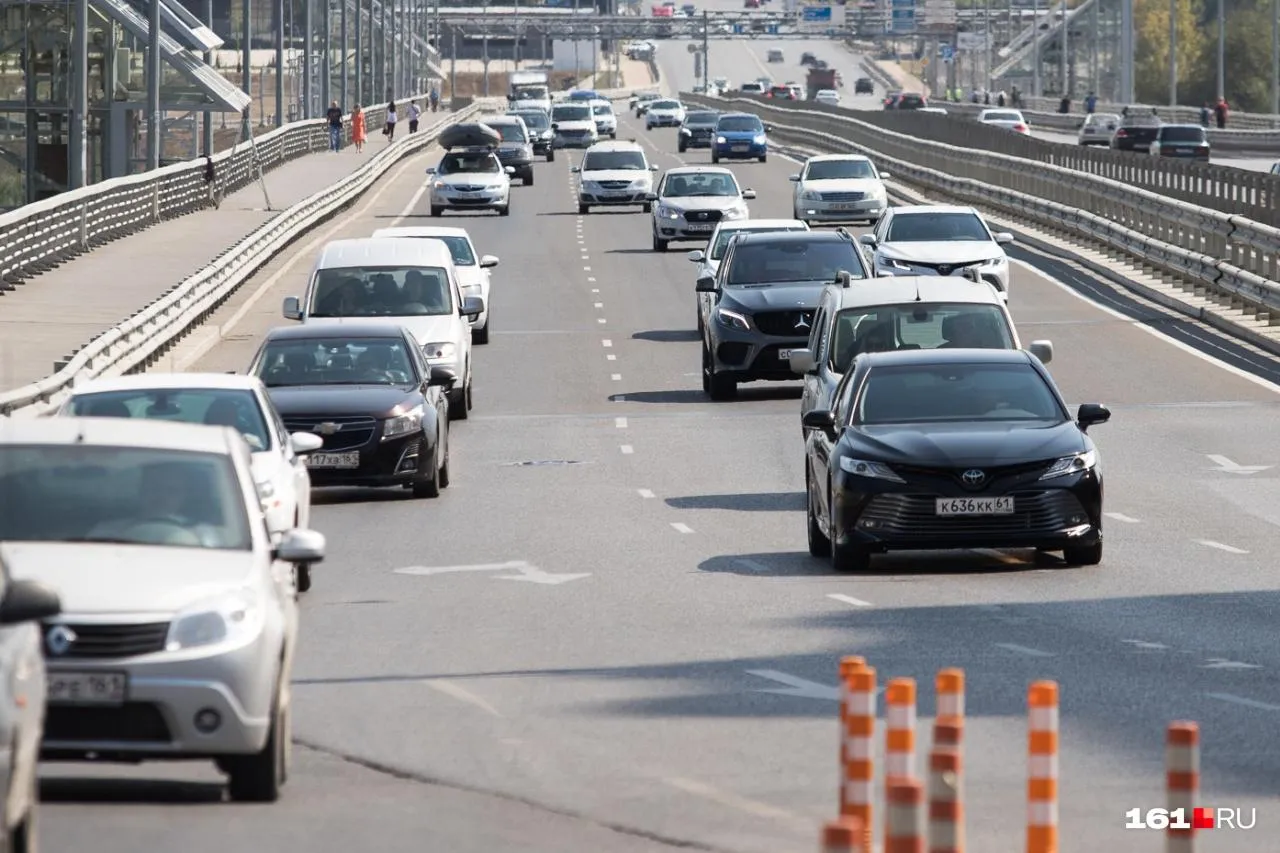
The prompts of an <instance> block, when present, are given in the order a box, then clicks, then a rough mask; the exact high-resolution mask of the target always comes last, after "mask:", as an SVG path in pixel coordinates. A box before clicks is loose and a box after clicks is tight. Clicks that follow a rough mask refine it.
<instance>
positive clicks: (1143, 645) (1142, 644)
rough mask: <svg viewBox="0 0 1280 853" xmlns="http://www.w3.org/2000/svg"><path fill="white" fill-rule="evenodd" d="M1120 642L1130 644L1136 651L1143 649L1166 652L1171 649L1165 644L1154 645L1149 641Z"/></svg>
mask: <svg viewBox="0 0 1280 853" xmlns="http://www.w3.org/2000/svg"><path fill="white" fill-rule="evenodd" d="M1120 642H1122V643H1128V644H1129V645H1131V646H1133V647H1134V648H1135V649H1143V650H1145V651H1152V652H1165V651H1168V650H1169V647H1168V646H1166V645H1165V644H1164V643H1152V642H1150V641H1148V640H1121V641H1120Z"/></svg>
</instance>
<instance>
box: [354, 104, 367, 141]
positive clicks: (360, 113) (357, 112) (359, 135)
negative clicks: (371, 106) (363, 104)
mask: <svg viewBox="0 0 1280 853" xmlns="http://www.w3.org/2000/svg"><path fill="white" fill-rule="evenodd" d="M364 138H365V129H364V110H362V109H360V105H359V104H356V105H355V106H354V107H352V109H351V141H352V142H354V143H355V146H356V150H357V151H363V150H364Z"/></svg>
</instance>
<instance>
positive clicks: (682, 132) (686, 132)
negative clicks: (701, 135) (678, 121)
mask: <svg viewBox="0 0 1280 853" xmlns="http://www.w3.org/2000/svg"><path fill="white" fill-rule="evenodd" d="M680 135H681V136H693V133H692V132H691V131H690V130H689V128H687V127H682V128H680Z"/></svg>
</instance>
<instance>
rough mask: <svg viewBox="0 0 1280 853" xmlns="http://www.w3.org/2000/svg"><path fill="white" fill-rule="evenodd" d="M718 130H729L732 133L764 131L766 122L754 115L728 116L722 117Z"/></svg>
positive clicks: (717, 125) (717, 126)
mask: <svg viewBox="0 0 1280 853" xmlns="http://www.w3.org/2000/svg"><path fill="white" fill-rule="evenodd" d="M716 130H727V131H729V132H730V133H751V132H752V131H754V132H756V133H763V132H764V124H763V123H762V122H761V121H760V119H758V118H756V117H754V116H728V117H726V118H722V119H720V121H719V123H717V124H716Z"/></svg>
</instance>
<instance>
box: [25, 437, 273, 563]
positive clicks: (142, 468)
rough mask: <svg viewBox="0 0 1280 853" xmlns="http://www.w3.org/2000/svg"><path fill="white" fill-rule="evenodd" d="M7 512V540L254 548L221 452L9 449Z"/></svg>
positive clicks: (66, 446)
mask: <svg viewBox="0 0 1280 853" xmlns="http://www.w3.org/2000/svg"><path fill="white" fill-rule="evenodd" d="M0 506H3V507H4V508H5V509H4V512H3V513H0V541H5V540H7V541H11V542H101V543H112V544H121V545H154V546H167V547H174V548H208V549H211V550H219V551H248V550H251V548H252V547H253V540H252V538H251V536H250V534H249V514H248V512H247V511H246V509H245V501H244V492H243V490H242V488H241V485H240V480H239V478H238V477H237V476H236V471H235V466H234V465H233V464H232V462H231V459H230V457H228V456H225V455H222V454H216V453H196V452H189V451H181V450H168V449H161V448H151V447H147V448H141V447H103V446H100V445H84V444H59V445H48V444H46V445H21V444H11V445H5V446H0ZM99 568H100V567H99ZM172 568H173V570H174V571H176V572H179V573H180V572H181V571H182V566H181V564H180V563H175V564H174V565H173V566H172ZM91 570H92V569H91V568H90V567H89V566H87V565H86V567H85V571H86V572H88V571H91Z"/></svg>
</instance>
